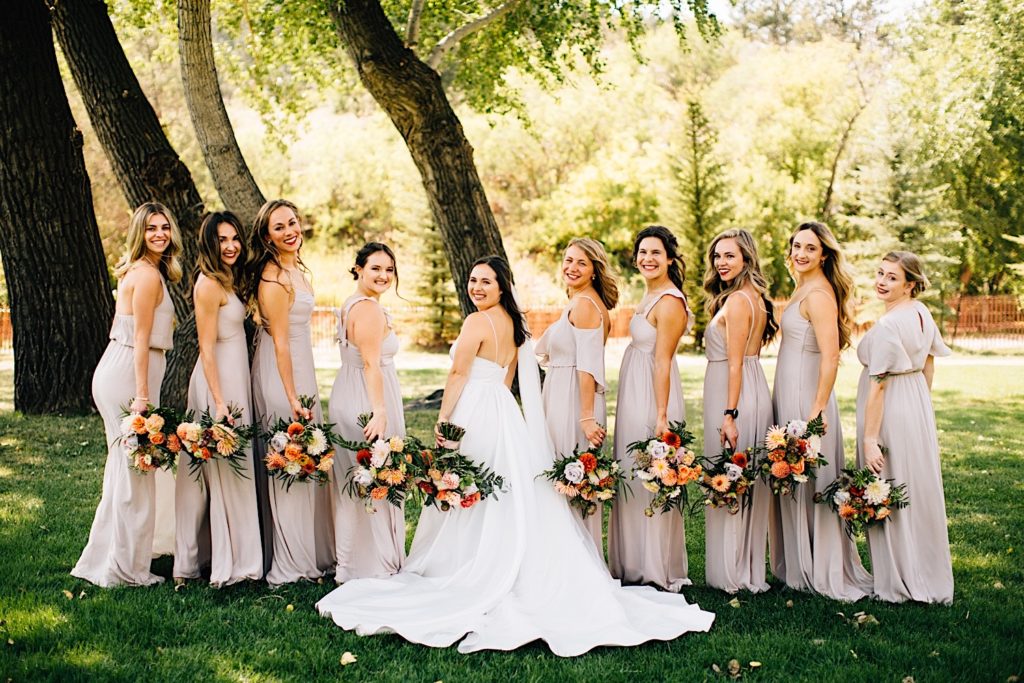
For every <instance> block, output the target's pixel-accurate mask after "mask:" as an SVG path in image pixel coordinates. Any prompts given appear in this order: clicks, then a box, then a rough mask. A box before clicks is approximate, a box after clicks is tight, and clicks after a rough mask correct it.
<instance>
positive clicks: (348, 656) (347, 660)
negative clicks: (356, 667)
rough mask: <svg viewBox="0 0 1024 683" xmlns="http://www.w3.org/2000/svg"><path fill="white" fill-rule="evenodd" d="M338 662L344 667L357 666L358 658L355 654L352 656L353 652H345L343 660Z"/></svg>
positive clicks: (342, 656)
mask: <svg viewBox="0 0 1024 683" xmlns="http://www.w3.org/2000/svg"><path fill="white" fill-rule="evenodd" d="M338 662H339V663H340V664H341V665H342V666H348V665H349V664H355V663H356V656H355V655H354V654H352V653H351V652H343V653H342V655H341V659H339V660H338Z"/></svg>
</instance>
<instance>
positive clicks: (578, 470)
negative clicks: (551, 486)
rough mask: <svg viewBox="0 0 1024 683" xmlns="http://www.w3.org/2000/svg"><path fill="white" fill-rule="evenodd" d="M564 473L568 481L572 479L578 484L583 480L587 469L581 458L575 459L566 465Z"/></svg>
mask: <svg viewBox="0 0 1024 683" xmlns="http://www.w3.org/2000/svg"><path fill="white" fill-rule="evenodd" d="M563 474H564V476H565V478H566V480H567V481H571V482H572V483H574V484H578V483H580V482H581V481H583V476H584V475H585V474H586V469H584V467H583V463H581V462H580V461H579V460H573V461H572V462H571V463H569V464H568V465H566V466H565V470H563Z"/></svg>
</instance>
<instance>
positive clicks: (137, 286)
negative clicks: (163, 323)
mask: <svg viewBox="0 0 1024 683" xmlns="http://www.w3.org/2000/svg"><path fill="white" fill-rule="evenodd" d="M126 277H131V278H132V317H133V318H134V322H135V338H134V339H133V340H132V344H133V345H134V347H133V349H132V356H133V360H134V367H135V398H134V399H133V400H132V405H131V410H132V411H134V412H141V411H143V410H145V409H146V405H147V404H149V403H150V400H149V390H150V388H151V387H150V386H149V338H150V336H151V335H152V333H153V316H154V314H155V312H156V307H157V306H158V305H159V304H160V297H162V296H163V287H162V286H161V283H160V273H159V272H158V271H157V270H156V269H155V268H144V267H139V268H136V269H135V270H133V271H132V272H131V273H129V274H128V275H127V276H126ZM157 388H158V389H159V387H157Z"/></svg>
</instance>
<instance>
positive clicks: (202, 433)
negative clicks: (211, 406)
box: [175, 404, 259, 482]
mask: <svg viewBox="0 0 1024 683" xmlns="http://www.w3.org/2000/svg"><path fill="white" fill-rule="evenodd" d="M241 417H242V409H241V408H239V407H238V406H236V405H234V404H229V405H228V415H226V416H224V417H222V418H221V419H220V420H214V419H213V415H212V414H211V413H210V411H209V410H204V411H203V412H202V415H201V416H200V418H199V421H198V422H196V421H194V420H193V419H192V414H191V413H188V414H186V416H185V419H186V420H187V422H182V423H180V424H179V425H178V429H177V430H176V432H175V433H176V435H177V437H178V439H179V440H180V441H181V446H182V449H183V450H184V451H185V453H188V455H189V464H188V469H189V472H190V473H191V474H192V478H193V479H194V480H195V481H198V482H202V480H203V479H202V476H200V473H201V472H202V469H203V465H205V464H206V463H207V462H209V461H210V460H213V459H214V458H216V459H218V460H221V461H223V462H226V463H227V464H228V465H230V466H231V469H232V470H234V472H235V474H237V475H238V476H240V477H242V478H246V476H245V451H246V449H248V448H249V442H250V441H252V438H253V437H254V436H256V434H258V433H259V430H258V429H257V428H256V426H255V425H241V426H237V427H236V426H235V425H234V424H233V423H234V422H237V421H238V420H240V419H241Z"/></svg>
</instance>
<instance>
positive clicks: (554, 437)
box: [536, 296, 608, 556]
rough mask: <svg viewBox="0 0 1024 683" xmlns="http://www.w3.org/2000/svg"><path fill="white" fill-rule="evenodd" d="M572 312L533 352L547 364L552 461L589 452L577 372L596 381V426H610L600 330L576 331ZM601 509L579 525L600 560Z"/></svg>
mask: <svg viewBox="0 0 1024 683" xmlns="http://www.w3.org/2000/svg"><path fill="white" fill-rule="evenodd" d="M580 299H586V300H587V301H589V302H590V304H584V305H593V306H595V307H597V304H596V303H595V302H594V300H593V299H591V298H590V297H588V296H581V297H580ZM571 309H572V305H571V304H570V305H569V306H566V307H565V310H563V311H562V315H561V316H559V318H558V320H557V321H555V322H554V323H553V324H552V325H551V326H550V327H549V328H548V329H547V330H545V331H544V334H543V336H541V338H540V341H539V342H537V348H536V351H537V355H538V356H541V357H542V358H543V359H546V361H545V362H544V363H543V364H544V365H545V366H546V367H547V375H546V377H545V378H544V390H543V399H544V415H545V418H546V420H547V426H548V433H549V434H550V435H551V442H552V443H553V444H554V447H555V454H556V456H571V455H572V453H573V449H576V448H578V449H579V450H580V451H581V452H582V451H584V450H586V449H588V448H590V442H589V441H588V440H587V437H586V434H585V433H584V432H583V425H581V424H580V380H579V373H580V372H586V373H588V374H589V375H590V376H591V377H593V378H594V383H595V384H596V393H595V394H594V418H595V419H596V420H597V422H598V424H600V425H603V426H607V425H608V415H607V411H606V408H605V389H606V388H607V384H606V383H605V378H604V328H603V325H602V326H601V327H595V328H593V329H581V328H578V327H576V326H574V325H573V324H572V322H570V320H569V313H570V311H571ZM598 310H600V308H599V307H598ZM603 507H604V506H603V504H601V503H598V507H597V510H596V511H595V512H594V513H593V514H591V515H589V516H587V518H586V519H581V520H580V521H581V523H582V524H583V526H584V527H585V528H586V530H587V533H589V534H590V537H591V538H592V539H593V540H594V545H595V546H597V549H598V551H599V552H600V553H601V555H602V556H603V555H604V537H603V533H602V518H603V514H602V512H603V510H602V508H603Z"/></svg>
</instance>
